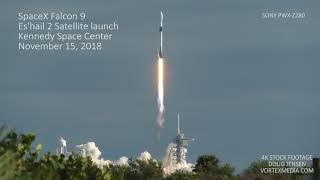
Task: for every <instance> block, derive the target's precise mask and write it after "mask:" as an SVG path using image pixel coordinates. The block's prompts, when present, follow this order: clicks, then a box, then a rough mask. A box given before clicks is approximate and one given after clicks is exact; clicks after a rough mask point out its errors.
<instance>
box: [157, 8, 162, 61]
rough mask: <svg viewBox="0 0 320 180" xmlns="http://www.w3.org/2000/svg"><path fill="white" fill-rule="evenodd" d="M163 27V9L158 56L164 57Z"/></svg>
mask: <svg viewBox="0 0 320 180" xmlns="http://www.w3.org/2000/svg"><path fill="white" fill-rule="evenodd" d="M162 27H163V13H162V11H161V12H160V29H159V32H160V48H159V53H158V57H159V58H162V41H163V34H162Z"/></svg>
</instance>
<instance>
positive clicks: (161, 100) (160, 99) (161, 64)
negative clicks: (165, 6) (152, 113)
mask: <svg viewBox="0 0 320 180" xmlns="http://www.w3.org/2000/svg"><path fill="white" fill-rule="evenodd" d="M160 15H161V16H160V29H159V32H160V48H159V52H158V108H159V112H158V118H157V123H158V125H159V127H163V124H164V87H163V82H164V61H163V58H162V50H163V48H162V42H163V34H162V30H163V28H162V26H163V14H162V12H161V13H160Z"/></svg>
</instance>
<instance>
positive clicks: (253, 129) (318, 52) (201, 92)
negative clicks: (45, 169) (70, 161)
mask: <svg viewBox="0 0 320 180" xmlns="http://www.w3.org/2000/svg"><path fill="white" fill-rule="evenodd" d="M319 9H320V2H319V1H318V0H310V1H304V0H290V1H289V0H286V1H285V0H282V1H279V0H270V1H254V0H243V1H232V0H224V1H219V0H204V1H201V2H200V1H192V0H186V1H183V2H182V1H170V0H163V1H149V0H141V1H124V0H120V1H115V0H113V1H112V0H111V1H102V0H94V1H75V0H72V1H62V0H55V1H53V0H51V1H48V0H47V1H40V0H29V1H22V0H16V1H10V0H5V1H1V2H0V15H1V16H0V23H1V35H0V42H1V43H0V49H1V50H0V51H1V58H0V122H3V123H6V124H8V125H9V126H10V127H12V128H15V129H16V130H17V131H19V132H35V133H36V134H37V140H36V143H42V144H43V145H44V150H45V151H52V152H54V151H55V148H56V145H57V141H58V138H59V137H60V136H62V137H64V138H65V139H66V140H67V141H68V145H69V147H70V148H71V147H73V146H75V145H77V144H81V143H85V142H88V141H94V142H96V145H97V146H98V147H99V148H100V150H101V151H102V155H103V157H104V159H118V158H119V157H120V156H128V157H135V156H138V155H139V154H140V153H141V152H143V151H145V150H147V151H149V152H150V153H151V154H152V155H153V156H154V157H156V158H158V159H162V158H163V156H164V154H165V150H166V147H167V145H168V144H169V143H170V142H171V141H172V139H173V138H174V136H175V133H176V132H175V131H176V130H175V129H176V115H177V113H180V119H181V123H180V124H181V129H182V132H183V133H185V135H186V136H188V137H193V138H195V139H196V141H195V142H192V143H190V145H189V148H188V152H189V154H188V160H189V161H190V162H195V161H196V159H197V157H198V156H199V155H201V154H215V155H217V156H218V158H219V159H220V160H221V161H222V162H224V163H230V164H231V165H232V166H234V167H235V168H236V170H237V172H240V171H241V170H243V169H244V168H246V167H248V166H249V164H250V162H252V161H254V160H258V159H259V158H260V157H261V155H263V154H312V155H317V156H319V153H320V143H319V139H320V134H319V127H320V121H319V119H320V111H319V107H320V93H319V90H320V84H319V80H318V77H320V71H319V70H318V69H319V67H320V62H319V57H320V36H319V29H320V21H319V18H320V11H319ZM60 11H62V12H86V13H87V15H88V17H89V20H92V21H95V22H99V23H110V22H113V21H116V22H117V23H118V24H119V30H118V31H117V32H113V37H112V40H110V41H107V42H106V43H104V45H103V50H102V51H99V52H79V53H72V52H67V51H61V52H21V51H18V50H17V43H18V41H17V33H18V30H17V22H18V21H17V14H18V13H19V12H27V13H29V12H31V13H32V12H60ZM160 11H163V13H164V57H165V61H166V62H165V66H166V77H165V78H166V82H165V107H166V114H165V118H166V122H165V125H164V128H163V129H160V130H159V129H158V127H157V125H156V118H157V101H156V98H157V97H156V96H157V94H156V93H157V91H156V58H157V50H158V47H159V32H158V31H159V23H160ZM265 12H304V13H306V17H305V18H303V19H263V18H262V17H261V14H262V13H265ZM89 20H88V21H89ZM159 137H160V138H159Z"/></svg>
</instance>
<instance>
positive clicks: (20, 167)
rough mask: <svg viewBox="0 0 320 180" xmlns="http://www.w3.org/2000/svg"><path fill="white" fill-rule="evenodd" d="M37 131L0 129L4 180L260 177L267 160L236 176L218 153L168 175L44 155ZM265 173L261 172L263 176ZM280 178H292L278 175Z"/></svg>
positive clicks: (152, 166) (149, 166)
mask: <svg viewBox="0 0 320 180" xmlns="http://www.w3.org/2000/svg"><path fill="white" fill-rule="evenodd" d="M34 140H35V134H32V133H31V134H18V133H16V132H15V131H12V130H6V128H4V127H2V129H0V179H1V180H11V179H14V180H16V179H18V180H20V179H21V180H29V179H30V180H47V179H48V180H160V179H161V180H162V179H163V180H242V179H246V180H247V179H256V177H259V171H258V168H259V167H260V166H261V165H263V163H259V162H258V163H257V162H255V163H253V164H252V165H251V166H250V167H249V168H248V169H247V170H246V171H245V173H244V175H243V176H240V175H234V168H233V167H231V166H230V165H229V164H224V165H222V164H221V163H220V162H219V160H218V158H216V157H215V156H214V155H202V156H199V158H198V160H197V162H196V164H195V167H194V169H193V172H184V171H176V172H175V173H173V174H171V175H167V176H165V175H164V172H163V169H162V167H161V162H159V161H156V160H149V161H142V160H138V159H130V160H129V165H128V166H120V165H109V166H104V167H103V168H99V167H97V165H96V164H95V163H94V162H93V161H92V160H91V159H90V157H82V156H80V155H78V154H74V153H73V154H71V155H70V156H69V157H65V156H64V155H56V154H51V153H50V152H47V153H45V154H43V155H41V156H40V152H41V149H42V145H41V144H39V145H36V146H32V143H33V142H34ZM260 176H261V175H260ZM275 178H276V179H284V180H286V179H289V176H288V177H286V176H285V175H278V176H275Z"/></svg>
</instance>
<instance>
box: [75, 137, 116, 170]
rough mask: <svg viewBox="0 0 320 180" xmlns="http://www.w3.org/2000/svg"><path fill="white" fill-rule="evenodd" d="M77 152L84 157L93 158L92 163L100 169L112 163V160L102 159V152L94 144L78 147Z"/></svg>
mask: <svg viewBox="0 0 320 180" xmlns="http://www.w3.org/2000/svg"><path fill="white" fill-rule="evenodd" d="M76 150H77V152H78V153H79V154H80V155H81V156H83V157H88V156H89V157H91V159H92V161H93V162H94V163H95V164H96V165H97V166H98V167H100V168H101V167H103V166H106V165H107V166H108V165H110V164H111V163H112V162H111V161H110V160H104V159H103V158H101V159H100V156H101V151H100V150H99V148H98V147H97V146H96V144H95V143H94V142H88V143H85V144H80V145H77V146H76Z"/></svg>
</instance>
